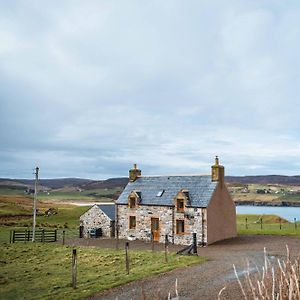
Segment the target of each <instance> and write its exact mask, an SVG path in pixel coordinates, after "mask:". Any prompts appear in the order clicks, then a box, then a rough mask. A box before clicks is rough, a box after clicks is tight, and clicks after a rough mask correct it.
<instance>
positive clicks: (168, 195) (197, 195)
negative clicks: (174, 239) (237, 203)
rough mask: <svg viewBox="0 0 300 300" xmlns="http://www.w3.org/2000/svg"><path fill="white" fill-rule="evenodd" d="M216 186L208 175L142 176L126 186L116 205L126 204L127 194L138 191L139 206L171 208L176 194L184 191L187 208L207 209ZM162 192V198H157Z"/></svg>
mask: <svg viewBox="0 0 300 300" xmlns="http://www.w3.org/2000/svg"><path fill="white" fill-rule="evenodd" d="M217 184H218V182H212V181H211V176H210V175H194V176H153V177H152V176H149V177H147V176H142V177H138V178H137V179H136V180H135V181H134V182H129V183H128V184H127V186H126V187H125V189H124V190H123V192H122V194H121V195H120V197H119V198H118V200H117V202H116V203H117V204H127V203H128V196H129V194H130V193H131V192H132V191H140V192H141V202H140V204H145V205H168V206H171V205H174V203H173V199H174V197H175V196H176V195H177V193H178V192H179V191H181V190H182V189H184V190H188V191H189V198H190V203H189V204H188V205H187V206H192V207H207V206H208V204H209V201H210V199H211V197H212V194H213V192H214V190H215V188H216V186H217ZM162 190H164V193H163V194H162V196H161V197H157V194H158V193H159V192H160V191H162Z"/></svg>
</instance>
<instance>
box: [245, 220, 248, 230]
mask: <svg viewBox="0 0 300 300" xmlns="http://www.w3.org/2000/svg"><path fill="white" fill-rule="evenodd" d="M245 221H246V229H248V218H246V219H245Z"/></svg>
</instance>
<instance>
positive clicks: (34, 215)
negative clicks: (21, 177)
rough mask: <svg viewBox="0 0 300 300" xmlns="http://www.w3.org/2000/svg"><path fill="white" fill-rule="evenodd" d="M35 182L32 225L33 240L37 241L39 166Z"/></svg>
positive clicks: (36, 170) (36, 169)
mask: <svg viewBox="0 0 300 300" xmlns="http://www.w3.org/2000/svg"><path fill="white" fill-rule="evenodd" d="M34 174H35V182H34V198H33V225H32V241H33V242H34V241H35V225H36V201H37V193H38V180H39V167H36V168H35V173H34Z"/></svg>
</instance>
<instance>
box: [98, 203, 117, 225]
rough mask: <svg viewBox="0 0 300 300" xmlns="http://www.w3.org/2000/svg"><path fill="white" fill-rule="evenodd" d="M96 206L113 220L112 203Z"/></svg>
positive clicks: (113, 209)
mask: <svg viewBox="0 0 300 300" xmlns="http://www.w3.org/2000/svg"><path fill="white" fill-rule="evenodd" d="M97 206H98V207H99V208H100V209H101V210H102V211H103V212H104V213H105V214H106V215H107V216H108V217H109V218H110V219H111V220H112V221H114V220H115V205H114V204H97Z"/></svg>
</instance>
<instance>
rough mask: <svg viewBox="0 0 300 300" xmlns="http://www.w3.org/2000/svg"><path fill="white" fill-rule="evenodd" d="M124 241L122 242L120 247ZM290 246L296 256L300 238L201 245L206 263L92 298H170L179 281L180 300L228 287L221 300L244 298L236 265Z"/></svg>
mask: <svg viewBox="0 0 300 300" xmlns="http://www.w3.org/2000/svg"><path fill="white" fill-rule="evenodd" d="M69 244H71V245H86V246H88V245H90V246H96V247H103V248H104V247H106V248H107V247H108V248H115V241H114V240H99V239H97V240H82V239H81V240H80V239H76V240H71V241H69ZM123 245H124V241H120V243H119V246H120V248H121V247H123ZM286 245H288V247H289V249H290V252H291V255H292V256H296V255H298V254H299V250H300V238H299V237H280V236H263V235H261V236H259V235H244V236H239V237H237V238H235V239H231V240H226V241H222V242H219V243H216V244H214V245H210V246H208V247H205V248H202V247H199V248H198V254H199V255H201V256H206V257H208V258H209V260H208V261H207V262H205V263H203V264H200V265H195V266H191V267H186V268H181V269H177V270H173V271H171V272H168V273H165V274H160V275H158V276H154V277H151V278H148V279H144V280H138V281H135V282H131V283H129V284H126V285H123V286H120V287H117V288H114V289H111V290H108V291H106V292H102V293H100V294H97V295H94V296H93V297H90V298H88V299H90V300H94V299H95V300H96V299H97V300H98V299H105V300H116V299H118V300H125V299H126V300H129V299H132V300H138V299H139V300H140V299H147V300H150V299H151V300H152V299H167V296H168V293H169V292H170V293H171V296H172V297H175V295H176V294H175V281H176V279H177V280H178V289H177V290H178V294H179V296H180V300H187V299H189V300H190V299H191V300H192V299H201V300H210V299H217V297H218V293H219V291H220V290H221V289H222V288H223V287H224V286H226V290H225V291H224V292H223V293H222V297H221V299H239V298H240V299H243V296H242V294H241V291H240V289H239V287H238V284H237V282H236V280H235V276H234V273H233V268H232V265H233V264H235V266H236V268H237V271H238V273H239V274H242V271H243V270H244V269H245V266H246V260H247V259H248V260H249V262H250V263H251V264H252V265H253V266H254V265H257V266H261V265H262V262H263V249H264V247H266V249H267V252H268V255H269V256H270V257H271V258H273V259H275V258H276V257H282V256H285V255H286ZM130 248H131V249H137V250H138V249H140V250H145V249H151V244H150V243H143V242H140V241H134V242H130ZM181 248H182V247H180V246H174V245H171V246H170V251H178V249H181ZM162 249H163V245H159V244H156V245H155V250H162Z"/></svg>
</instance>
